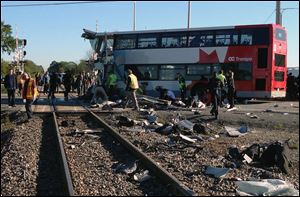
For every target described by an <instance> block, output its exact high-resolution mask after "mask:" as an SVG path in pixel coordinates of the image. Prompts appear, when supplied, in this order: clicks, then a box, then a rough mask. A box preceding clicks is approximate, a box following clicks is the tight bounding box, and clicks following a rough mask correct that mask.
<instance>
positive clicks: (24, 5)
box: [1, 1, 112, 7]
mask: <svg viewBox="0 0 300 197" xmlns="http://www.w3.org/2000/svg"><path fill="white" fill-rule="evenodd" d="M105 2H112V1H78V2H64V3H62V2H60V3H36V4H15V5H1V7H29V6H52V5H71V4H84V3H105Z"/></svg>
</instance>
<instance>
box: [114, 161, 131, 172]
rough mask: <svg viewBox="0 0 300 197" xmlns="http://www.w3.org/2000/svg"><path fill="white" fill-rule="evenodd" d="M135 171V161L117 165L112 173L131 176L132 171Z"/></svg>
mask: <svg viewBox="0 0 300 197" xmlns="http://www.w3.org/2000/svg"><path fill="white" fill-rule="evenodd" d="M136 169H137V163H136V161H133V162H128V163H126V164H124V163H120V164H118V165H117V167H116V168H115V169H114V171H115V172H116V173H119V172H124V173H125V174H131V173H133V172H134V171H136Z"/></svg>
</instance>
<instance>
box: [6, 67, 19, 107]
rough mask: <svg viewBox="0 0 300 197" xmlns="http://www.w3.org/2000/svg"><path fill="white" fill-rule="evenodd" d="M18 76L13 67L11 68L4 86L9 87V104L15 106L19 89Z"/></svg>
mask: <svg viewBox="0 0 300 197" xmlns="http://www.w3.org/2000/svg"><path fill="white" fill-rule="evenodd" d="M17 84H18V83H17V77H16V75H15V74H14V71H13V69H9V73H8V74H7V75H6V76H5V78H4V87H5V88H6V89H7V96H8V106H9V107H15V106H16V105H15V96H16V89H17Z"/></svg>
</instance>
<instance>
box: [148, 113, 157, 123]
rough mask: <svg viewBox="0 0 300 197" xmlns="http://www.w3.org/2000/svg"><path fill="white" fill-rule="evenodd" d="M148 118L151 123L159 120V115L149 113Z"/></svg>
mask: <svg viewBox="0 0 300 197" xmlns="http://www.w3.org/2000/svg"><path fill="white" fill-rule="evenodd" d="M147 120H148V121H149V123H150V124H151V123H155V122H156V121H157V116H154V115H148V116H147Z"/></svg>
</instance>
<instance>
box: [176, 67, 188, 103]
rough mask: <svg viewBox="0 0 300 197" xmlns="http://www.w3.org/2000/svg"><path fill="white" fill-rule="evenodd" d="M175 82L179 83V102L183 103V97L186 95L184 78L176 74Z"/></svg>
mask: <svg viewBox="0 0 300 197" xmlns="http://www.w3.org/2000/svg"><path fill="white" fill-rule="evenodd" d="M177 80H178V83H179V90H180V95H181V101H182V102H184V101H185V95H186V85H185V78H184V77H183V76H182V74H180V73H177Z"/></svg>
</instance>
